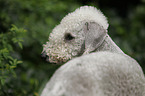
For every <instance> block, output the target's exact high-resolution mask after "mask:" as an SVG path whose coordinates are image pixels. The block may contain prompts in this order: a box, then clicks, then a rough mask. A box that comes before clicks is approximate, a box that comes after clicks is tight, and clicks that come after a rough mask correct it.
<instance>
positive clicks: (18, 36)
mask: <svg viewBox="0 0 145 96" xmlns="http://www.w3.org/2000/svg"><path fill="white" fill-rule="evenodd" d="M118 2H119V3H118ZM144 4H145V2H144V0H137V1H131V2H130V1H116V0H109V1H108V0H98V1H95V0H89V1H88V0H84V1H83V0H0V69H1V70H0V72H1V73H0V80H1V81H0V82H1V84H3V85H2V86H1V85H0V88H1V89H0V96H38V95H39V93H41V90H42V88H43V87H44V85H45V83H46V82H47V81H48V80H49V78H50V77H51V76H52V74H53V73H54V71H55V70H56V69H57V68H58V67H59V65H52V64H48V63H46V62H45V61H44V60H41V57H40V55H41V51H42V45H43V44H44V43H45V42H46V41H47V39H48V36H49V33H50V32H51V31H52V29H53V28H54V27H55V26H56V25H57V24H59V22H60V20H61V19H62V18H63V17H64V16H65V15H66V14H68V12H72V11H74V10H75V9H76V8H78V7H80V6H82V5H93V6H95V7H97V8H99V9H100V10H101V11H103V13H105V15H106V16H107V17H108V21H109V24H110V27H109V30H108V33H109V35H111V37H112V39H113V40H114V41H115V42H116V43H117V45H118V46H119V47H120V48H121V49H123V51H124V52H125V53H127V54H129V55H130V56H132V57H133V58H135V59H136V60H137V61H138V62H139V63H140V64H141V66H142V68H143V69H144V70H145V65H144V62H145V50H144V44H145V39H144V38H145V27H144V26H145V23H144V22H145V19H144V17H145V6H144ZM122 5H124V6H122ZM11 24H14V25H12V28H10V29H9V27H10V26H11ZM15 25H16V26H18V28H17V27H16V26H15ZM22 28H24V29H25V30H24V29H22ZM26 30H27V32H25V31H26ZM23 37H24V38H23ZM22 61H23V62H22ZM19 63H22V64H19ZM15 77H16V78H15ZM4 82H5V83H4Z"/></svg>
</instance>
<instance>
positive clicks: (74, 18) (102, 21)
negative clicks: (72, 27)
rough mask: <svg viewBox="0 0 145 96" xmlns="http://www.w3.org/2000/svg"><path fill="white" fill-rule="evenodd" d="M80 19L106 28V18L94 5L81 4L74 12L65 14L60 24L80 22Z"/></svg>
mask: <svg viewBox="0 0 145 96" xmlns="http://www.w3.org/2000/svg"><path fill="white" fill-rule="evenodd" d="M82 21H86V22H89V21H93V22H96V23H98V24H99V25H100V26H103V28H104V29H106V30H107V29H108V26H109V24H108V21H107V18H106V17H105V16H104V15H103V13H102V12H101V11H100V10H98V9H97V8H95V7H92V6H82V7H80V8H78V9H76V10H75V11H74V12H72V13H69V14H68V15H66V16H65V17H64V18H63V19H62V21H61V24H67V25H69V24H75V23H77V24H78V23H80V22H82Z"/></svg>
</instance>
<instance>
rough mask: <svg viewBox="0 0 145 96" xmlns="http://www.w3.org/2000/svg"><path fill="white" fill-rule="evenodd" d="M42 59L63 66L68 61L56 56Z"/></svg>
mask: <svg viewBox="0 0 145 96" xmlns="http://www.w3.org/2000/svg"><path fill="white" fill-rule="evenodd" d="M44 59H45V60H46V61H47V62H49V63H52V64H63V63H65V62H67V61H68V59H66V58H61V57H57V56H46V57H45V58H44Z"/></svg>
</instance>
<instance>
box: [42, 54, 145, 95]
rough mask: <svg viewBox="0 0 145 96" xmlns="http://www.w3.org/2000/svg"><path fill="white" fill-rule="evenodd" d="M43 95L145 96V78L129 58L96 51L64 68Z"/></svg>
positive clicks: (48, 85)
mask: <svg viewBox="0 0 145 96" xmlns="http://www.w3.org/2000/svg"><path fill="white" fill-rule="evenodd" d="M41 96H145V78H144V74H143V71H142V69H141V67H140V66H139V64H138V63H137V62H136V61H135V60H134V59H132V58H130V57H129V56H127V55H122V54H118V53H112V52H107V51H106V52H105V51H104V52H103V51H102V52H96V53H91V54H88V55H83V56H81V57H78V58H75V59H73V60H70V61H68V62H67V63H66V64H64V65H63V66H61V67H60V68H59V69H58V70H57V71H56V72H55V73H54V75H53V76H52V78H51V79H50V81H49V82H48V83H47V85H46V86H45V88H44V90H43V92H42V94H41Z"/></svg>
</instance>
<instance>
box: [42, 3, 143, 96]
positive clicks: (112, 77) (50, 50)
mask: <svg viewBox="0 0 145 96" xmlns="http://www.w3.org/2000/svg"><path fill="white" fill-rule="evenodd" d="M107 28H108V23H107V19H106V17H105V16H104V15H103V14H102V13H101V12H100V11H99V10H97V9H96V8H94V7H91V6H83V7H80V8H79V9H76V11H74V12H72V13H70V14H68V15H67V16H66V17H64V18H63V19H62V21H61V23H60V24H59V25H58V26H56V27H55V28H54V29H53V31H52V33H51V34H50V37H49V42H47V43H46V44H45V45H44V49H43V54H45V55H46V56H48V57H49V61H50V62H51V63H63V62H67V61H68V60H70V59H73V60H70V61H68V62H67V63H66V64H64V65H63V66H61V67H60V68H59V69H58V70H57V71H56V72H55V73H54V75H53V76H52V78H51V79H50V81H49V82H48V83H47V85H46V86H45V88H44V90H43V91H42V94H41V96H145V78H144V74H143V72H142V69H141V67H140V66H139V64H138V63H137V62H136V61H135V60H133V59H132V58H130V57H129V56H127V55H125V54H124V53H123V51H122V50H121V49H120V48H119V47H118V46H117V45H116V44H115V43H114V42H113V41H112V39H111V38H110V36H109V35H108V33H107ZM100 51H102V52H100ZM107 51H108V52H107ZM92 52H94V53H92ZM85 54H88V55H85ZM78 56H80V57H78ZM74 57H77V58H74Z"/></svg>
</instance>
